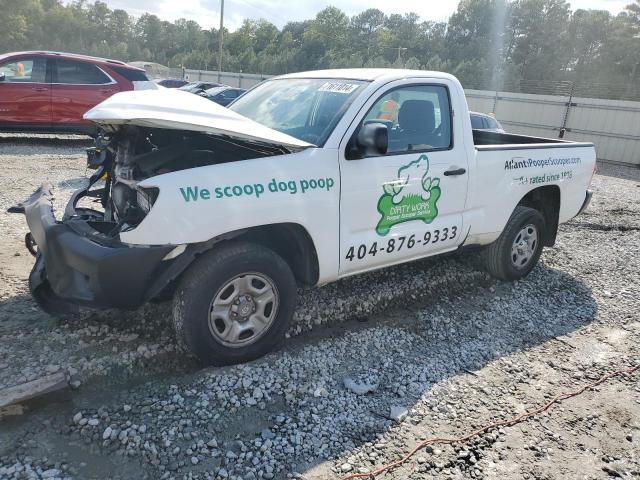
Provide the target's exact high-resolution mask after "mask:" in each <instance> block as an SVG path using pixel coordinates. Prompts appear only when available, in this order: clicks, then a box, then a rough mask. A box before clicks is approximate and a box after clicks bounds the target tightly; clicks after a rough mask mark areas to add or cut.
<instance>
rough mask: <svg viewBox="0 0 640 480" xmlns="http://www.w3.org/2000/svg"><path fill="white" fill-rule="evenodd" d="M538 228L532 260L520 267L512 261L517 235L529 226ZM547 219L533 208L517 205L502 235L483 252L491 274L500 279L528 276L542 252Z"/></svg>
mask: <svg viewBox="0 0 640 480" xmlns="http://www.w3.org/2000/svg"><path fill="white" fill-rule="evenodd" d="M527 225H533V226H534V227H535V228H536V229H537V242H536V245H535V248H534V249H533V254H532V255H531V257H530V260H529V261H528V262H527V263H526V264H525V265H523V266H521V267H518V266H516V265H514V263H513V261H512V246H513V243H514V241H515V239H516V236H517V235H518V234H519V233H520V232H521V230H522V229H523V228H524V227H525V226H527ZM544 232H545V221H544V217H543V216H542V214H541V213H540V212H539V211H538V210H535V209H533V208H528V207H522V206H517V207H516V209H515V210H514V211H513V213H512V214H511V217H510V218H509V221H508V222H507V225H506V226H505V227H504V230H503V231H502V234H500V237H498V239H497V240H496V241H495V242H493V243H492V244H491V245H489V246H487V247H486V248H485V250H484V252H483V256H484V265H485V268H486V269H487V271H488V272H489V274H491V275H492V276H493V277H495V278H498V279H500V280H509V281H513V280H519V279H521V278H524V277H526V276H527V275H528V274H529V272H531V270H533V267H535V266H536V264H537V263H538V260H539V259H540V255H541V254H542V247H543V243H544V242H543V238H544V234H545V233H544Z"/></svg>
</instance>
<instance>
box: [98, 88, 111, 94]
mask: <svg viewBox="0 0 640 480" xmlns="http://www.w3.org/2000/svg"><path fill="white" fill-rule="evenodd" d="M113 92H114V90H109V89H104V90H100V93H104V94H105V95H106V94H107V93H113Z"/></svg>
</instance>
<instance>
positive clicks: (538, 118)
mask: <svg viewBox="0 0 640 480" xmlns="http://www.w3.org/2000/svg"><path fill="white" fill-rule="evenodd" d="M465 93H466V96H467V102H468V103H469V109H470V110H474V111H478V112H482V113H491V112H494V113H495V115H496V118H497V119H498V120H499V121H500V122H501V123H502V125H503V127H504V128H505V130H507V131H508V132H513V133H522V134H525V135H536V136H541V137H552V138H558V137H559V135H560V131H561V130H562V129H563V128H564V129H565V134H564V138H565V139H567V140H576V141H589V142H593V143H595V145H596V152H597V155H598V159H599V160H604V161H608V162H614V163H622V164H626V165H632V166H635V167H640V102H628V101H623V100H602V99H596V98H579V97H570V96H556V95H531V94H525V93H510V92H491V91H484V90H466V91H465Z"/></svg>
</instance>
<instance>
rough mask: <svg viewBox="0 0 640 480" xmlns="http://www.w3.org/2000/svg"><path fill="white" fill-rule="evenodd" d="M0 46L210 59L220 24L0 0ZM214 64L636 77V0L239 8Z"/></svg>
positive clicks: (500, 79)
mask: <svg viewBox="0 0 640 480" xmlns="http://www.w3.org/2000/svg"><path fill="white" fill-rule="evenodd" d="M0 25H3V27H4V28H3V30H4V33H3V34H2V35H0V51H1V52H8V51H17V50H27V49H47V50H60V51H67V52H74V53H84V54H89V55H96V56H102V57H109V58H115V59H119V60H124V61H134V60H144V61H152V62H158V63H161V64H164V65H167V66H170V67H184V68H195V69H209V70H215V69H216V68H217V64H218V38H219V37H218V35H219V31H218V30H217V29H215V28H212V29H203V28H201V26H200V25H199V24H198V23H197V22H195V21H192V20H185V19H180V20H176V21H175V22H168V21H164V20H161V19H160V18H158V17H157V16H156V15H152V14H148V13H146V14H144V15H142V16H140V17H134V16H132V15H129V14H128V13H127V12H126V11H124V10H121V9H113V10H112V9H110V8H109V7H108V6H107V4H106V3H104V2H100V1H96V2H93V3H91V2H88V1H86V0H76V1H74V2H71V3H69V4H66V5H65V4H62V3H61V1H59V0H0ZM223 35H224V50H223V59H222V64H223V70H226V71H235V72H239V71H241V72H245V73H262V74H280V73H286V72H294V71H301V70H311V69H320V68H341V67H394V66H401V67H406V68H417V69H429V70H441V71H446V72H450V73H452V74H454V75H456V76H458V77H459V78H460V80H461V81H462V83H463V85H464V86H465V87H468V88H469V87H470V88H474V87H475V88H492V89H494V88H495V89H499V88H500V87H501V86H502V85H504V84H505V83H509V82H516V81H520V80H527V81H561V80H569V81H576V80H584V79H588V80H589V81H591V82H602V83H611V84H626V85H632V86H635V87H637V84H638V83H639V81H638V79H639V78H640V68H639V65H640V0H635V1H634V3H631V4H630V5H628V6H627V7H626V8H625V10H624V11H623V12H622V13H620V14H618V15H615V16H614V15H611V14H610V13H609V12H608V11H605V10H582V9H579V10H576V11H572V10H571V7H570V4H569V3H568V2H566V1H564V0H512V1H507V0H461V1H460V2H459V4H458V7H457V10H456V12H455V13H454V14H453V15H452V16H451V17H450V18H449V20H448V21H447V22H434V21H422V20H421V19H420V17H419V16H418V15H417V14H415V13H407V14H404V15H399V14H391V15H386V14H385V13H383V12H382V11H380V10H377V9H373V8H371V9H368V10H365V11H363V12H362V13H359V14H358V15H355V16H352V17H349V16H347V15H346V14H345V13H344V12H342V11H341V10H340V9H339V8H336V7H327V8H325V9H323V10H322V11H320V12H318V13H317V14H316V16H315V18H313V19H309V20H304V21H295V22H289V23H287V24H286V25H285V26H284V27H283V28H281V29H280V28H278V27H276V26H275V25H274V24H272V23H270V22H268V21H266V20H251V19H246V20H245V21H244V22H243V24H242V25H241V26H240V28H238V29H237V30H235V31H234V32H229V31H227V30H225V31H224V32H223Z"/></svg>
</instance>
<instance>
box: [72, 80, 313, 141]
mask: <svg viewBox="0 0 640 480" xmlns="http://www.w3.org/2000/svg"><path fill="white" fill-rule="evenodd" d="M84 118H85V119H86V120H91V121H92V122H94V123H97V124H101V125H137V126H140V127H153V128H169V129H175V130H191V131H198V132H207V133H213V134H222V135H229V136H232V137H236V138H242V139H246V140H257V141H260V142H267V143H271V144H276V145H283V146H287V147H296V148H306V147H313V146H314V145H312V144H310V143H307V142H303V141H302V140H298V139H297V138H294V137H292V136H290V135H287V134H286V133H282V132H278V131H276V130H273V129H272V128H269V127H267V126H265V125H262V124H261V123H258V122H254V121H253V120H250V119H248V118H246V117H243V116H242V115H240V114H238V113H236V112H233V111H231V110H229V109H228V108H225V107H223V106H221V105H218V104H217V103H215V102H212V101H211V100H207V99H206V98H203V97H201V96H199V95H195V94H193V93H189V92H184V91H181V90H176V89H159V90H134V91H128V92H120V93H116V94H115V95H113V96H111V97H109V98H107V99H106V100H105V101H104V102H102V103H99V104H98V105H96V106H95V107H93V108H92V109H91V110H89V111H88V112H87V113H85V114H84Z"/></svg>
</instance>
